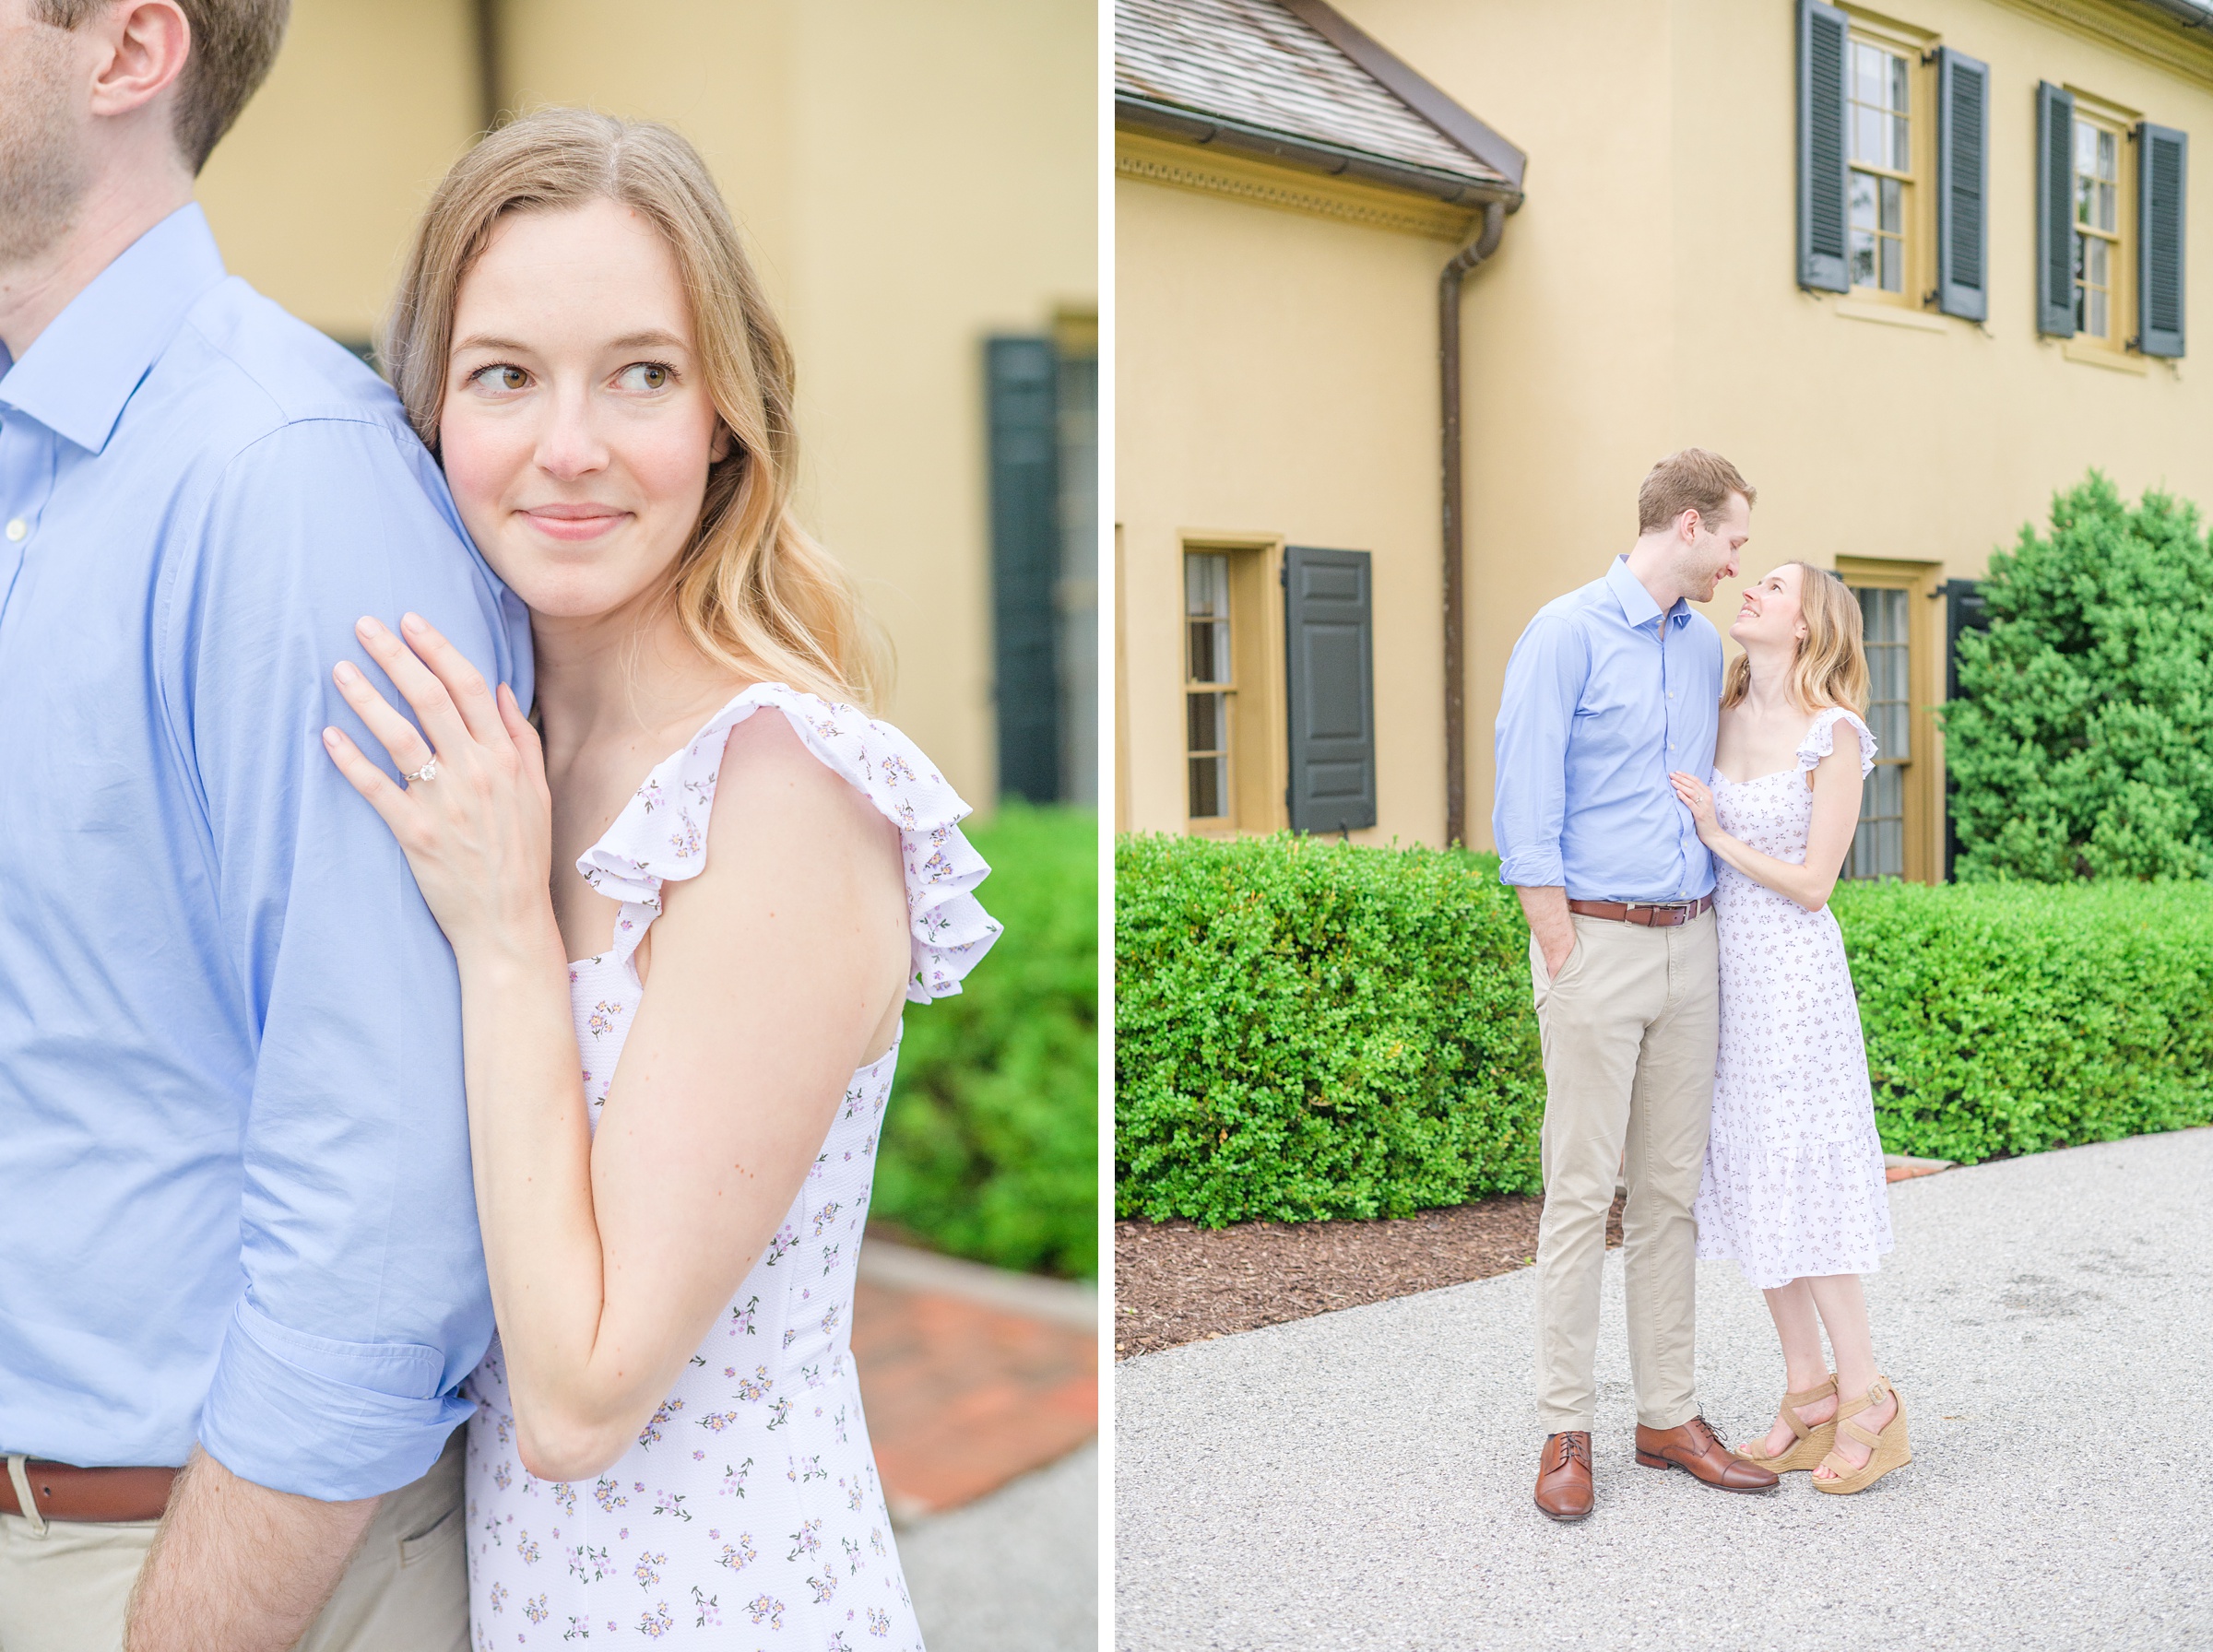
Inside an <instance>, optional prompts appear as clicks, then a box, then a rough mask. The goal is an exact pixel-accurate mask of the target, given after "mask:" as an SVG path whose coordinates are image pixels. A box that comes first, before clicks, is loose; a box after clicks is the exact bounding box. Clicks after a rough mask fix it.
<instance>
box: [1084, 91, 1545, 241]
mask: <svg viewBox="0 0 2213 1652" xmlns="http://www.w3.org/2000/svg"><path fill="white" fill-rule="evenodd" d="M1114 124H1116V125H1118V126H1127V127H1129V128H1130V129H1131V130H1133V131H1138V132H1150V133H1153V134H1154V135H1155V136H1161V137H1166V138H1170V139H1173V140H1174V141H1175V142H1177V143H1185V144H1192V145H1196V146H1197V147H1199V148H1208V149H1222V150H1226V151H1228V152H1230V153H1233V154H1237V155H1249V156H1251V157H1253V158H1254V159H1259V160H1272V161H1273V162H1275V163H1276V164H1277V165H1278V166H1289V167H1296V168H1297V169H1298V170H1299V171H1308V172H1324V173H1327V174H1328V175H1329V176H1331V177H1332V178H1356V179H1358V180H1360V181H1361V182H1363V183H1375V184H1379V185H1381V186H1382V187H1383V188H1385V189H1396V190H1402V191H1403V192H1405V193H1407V194H1409V195H1426V196H1427V197H1428V198H1429V199H1431V200H1433V201H1444V202H1447V203H1449V204H1450V205H1451V206H1455V207H1486V206H1488V205H1490V204H1491V203H1492V202H1495V201H1496V202H1502V203H1504V204H1505V205H1506V207H1507V209H1508V210H1509V211H1511V210H1512V209H1513V208H1514V207H1519V206H1521V189H1520V188H1519V187H1518V186H1517V185H1515V184H1512V183H1497V182H1494V181H1493V180H1491V179H1488V178H1468V177H1462V176H1461V175H1459V174H1457V173H1453V172H1446V171H1438V170H1437V169H1436V168H1434V167H1426V166H1417V165H1415V164H1414V162H1412V161H1405V160H1391V159H1387V158H1385V157H1384V156H1381V155H1371V154H1369V153H1367V151H1366V150H1363V149H1349V148H1344V147H1343V146H1342V145H1339V144H1332V143H1326V142H1324V141H1322V140H1321V139H1320V138H1313V137H1299V136H1294V135H1293V134H1291V133H1288V132H1277V131H1274V130H1272V128H1270V127H1266V126H1251V125H1248V124H1245V123H1244V122H1242V121H1232V120H1226V119H1225V118H1224V117H1222V116H1221V115H1217V114H1202V113H1201V112H1199V111H1198V110H1195V109H1183V108H1179V107H1178V106H1177V105H1176V104H1173V103H1156V102H1154V100H1152V99H1150V98H1140V97H1134V96H1132V95H1131V94H1130V93H1128V92H1117V93H1115V95H1114Z"/></svg>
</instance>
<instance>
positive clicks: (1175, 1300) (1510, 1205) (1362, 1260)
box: [1114, 1195, 1621, 1360]
mask: <svg viewBox="0 0 2213 1652" xmlns="http://www.w3.org/2000/svg"><path fill="white" fill-rule="evenodd" d="M1543 1202H1544V1201H1543V1200H1541V1199H1535V1198H1522V1197H1521V1196H1519V1195H1509V1196H1507V1197H1503V1198H1486V1199H1479V1200H1477V1201H1476V1202H1475V1203H1474V1204H1472V1205H1455V1206H1453V1207H1451V1208H1450V1209H1442V1210H1425V1211H1423V1212H1422V1213H1421V1214H1420V1215H1418V1216H1411V1217H1407V1218H1406V1219H1404V1220H1403V1221H1296V1222H1293V1221H1243V1222H1237V1223H1235V1224H1234V1225H1232V1226H1230V1227H1226V1228H1213V1229H1209V1228H1200V1227H1194V1226H1192V1225H1191V1223H1189V1222H1188V1221H1166V1222H1161V1223H1159V1224H1157V1225H1156V1224H1154V1223H1153V1222H1150V1221H1118V1222H1116V1223H1115V1224H1114V1355H1115V1358H1116V1359H1118V1360H1126V1359H1129V1358H1130V1357H1131V1356H1132V1355H1135V1354H1141V1353H1157V1352H1159V1351H1161V1350H1162V1349H1164V1348H1174V1347H1176V1346H1177V1345H1178V1343H1183V1342H1201V1341H1204V1340H1206V1339H1208V1338H1210V1337H1220V1336H1225V1335H1227V1334H1228V1333H1229V1332H1231V1331H1251V1330H1258V1329H1260V1327H1262V1326H1263V1325H1281V1324H1282V1323H1284V1321H1285V1320H1287V1319H1305V1318H1307V1317H1308V1316H1310V1315H1314V1314H1326V1313H1328V1312H1329V1311H1330V1310H1331V1309H1332V1308H1353V1307H1358V1306H1359V1305H1360V1304H1362V1303H1370V1302H1383V1301H1385V1300H1387V1299H1388V1298H1391V1297H1393V1296H1411V1295H1413V1294H1414V1292H1417V1291H1435V1290H1437V1289H1438V1288H1439V1287H1440V1286H1444V1285H1464V1284H1466V1283H1467V1282H1468V1281H1469V1280H1486V1279H1489V1278H1491V1277H1492V1276H1493V1275H1494V1274H1500V1273H1510V1272H1512V1271H1513V1270H1514V1269H1515V1268H1521V1267H1525V1266H1527V1265H1528V1263H1529V1262H1530V1261H1531V1259H1532V1258H1533V1257H1535V1256H1536V1254H1537V1213H1538V1211H1539V1209H1541V1208H1542V1206H1543ZM1620 1243H1621V1200H1620V1199H1618V1198H1616V1199H1615V1201H1614V1210H1613V1213H1612V1215H1610V1216H1609V1217H1608V1218H1607V1219H1606V1244H1607V1245H1619V1244H1620Z"/></svg>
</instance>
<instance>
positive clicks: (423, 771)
mask: <svg viewBox="0 0 2213 1652" xmlns="http://www.w3.org/2000/svg"><path fill="white" fill-rule="evenodd" d="M437 778H438V760H437V759H436V758H434V757H433V758H432V759H431V761H429V762H427V763H425V764H423V765H422V767H421V768H420V769H418V770H416V771H415V773H412V774H410V775H408V779H409V780H435V779H437Z"/></svg>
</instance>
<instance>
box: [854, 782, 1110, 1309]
mask: <svg viewBox="0 0 2213 1652" xmlns="http://www.w3.org/2000/svg"><path fill="white" fill-rule="evenodd" d="M968 838H969V841H970V842H971V843H973V844H975V845H976V848H977V850H978V851H979V852H980V853H981V854H982V855H983V857H984V858H985V859H986V860H988V861H989V862H990V863H991V875H990V876H989V877H988V878H987V879H984V883H983V887H982V888H981V889H980V890H979V891H977V898H978V899H980V900H981V901H982V902H983V903H984V906H985V908H986V910H988V912H989V913H990V914H991V915H992V916H993V917H995V918H997V919H998V920H999V921H1000V923H1001V924H1002V925H1004V926H1006V933H1005V934H1003V935H1001V936H1000V938H999V939H998V941H997V942H996V943H995V944H994V945H993V946H992V948H991V950H990V951H988V952H987V953H986V954H985V955H984V958H983V960H982V962H979V963H978V964H977V965H976V968H975V969H974V970H973V971H972V972H971V973H969V975H968V978H967V980H966V981H965V982H964V983H963V984H962V991H961V992H960V993H959V994H958V995H957V996H955V997H950V998H940V999H939V1000H937V1002H935V1003H933V1004H927V1005H911V1004H910V1005H909V1006H908V1007H907V1013H906V1031H905V1035H904V1039H903V1042H902V1044H901V1048H900V1052H899V1069H898V1077H897V1079H896V1080H895V1081H894V1084H893V1092H892V1101H891V1105H890V1106H889V1107H888V1108H887V1109H886V1112H885V1116H884V1126H883V1145H882V1152H881V1155H880V1157H879V1159H878V1162H877V1168H876V1191H875V1196H874V1200H873V1203H872V1205H871V1207H870V1214H872V1215H874V1216H879V1217H882V1218H884V1219H885V1220H887V1221H892V1222H894V1223H896V1224H897V1225H898V1226H899V1227H901V1228H903V1229H905V1230H906V1231H907V1232H909V1233H912V1234H913V1235H914V1236H915V1237H917V1239H919V1240H921V1241H922V1242H923V1243H925V1244H927V1245H930V1246H932V1247H933V1248H936V1249H939V1250H942V1251H946V1252H948V1253H950V1254H952V1255H954V1256H961V1257H971V1258H973V1259H974V1260H976V1261H979V1262H988V1263H992V1264H994V1265H995V1266H998V1267H1000V1268H1020V1269H1023V1270H1024V1271H1028V1272H1041V1273H1055V1274H1060V1275H1063V1276H1065V1277H1070V1278H1078V1279H1093V1278H1096V1277H1097V1274H1098V1267H1099V1260H1098V1208H1099V1196H1098V1174H1099V1153H1098V1078H1099V1059H1098V1050H1099V1043H1098V1038H1099V1014H1098V986H1099V968H1098V956H1099V953H1098V948H1099V920H1098V912H1099V836H1098V816H1097V814H1096V813H1095V811H1093V810H1091V809H1086V808H1035V807H1032V806H1030V805H1027V804H1024V803H1023V802H1021V801H1020V800H1019V799H1010V800H1008V801H1006V802H1004V803H1002V804H1000V808H999V812H998V814H997V815H996V816H995V817H994V818H993V819H991V820H988V821H985V822H982V823H980V824H976V825H974V826H972V827H971V828H969V829H968Z"/></svg>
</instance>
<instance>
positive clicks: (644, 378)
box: [618, 361, 676, 390]
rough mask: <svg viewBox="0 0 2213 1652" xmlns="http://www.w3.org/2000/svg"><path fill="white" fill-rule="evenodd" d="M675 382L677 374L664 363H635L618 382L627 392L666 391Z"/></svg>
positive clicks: (623, 372) (624, 370) (622, 373)
mask: <svg viewBox="0 0 2213 1652" xmlns="http://www.w3.org/2000/svg"><path fill="white" fill-rule="evenodd" d="M675 380H676V374H675V373H674V372H671V371H670V370H669V367H668V366H666V365H665V364H664V363H662V362H659V361H633V362H632V363H631V364H630V365H629V366H628V367H625V368H624V369H623V370H622V372H621V378H620V380H619V381H618V382H619V383H620V384H621V386H622V388H623V389H625V390H666V389H668V388H669V385H670V384H673V383H674V382H675Z"/></svg>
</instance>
